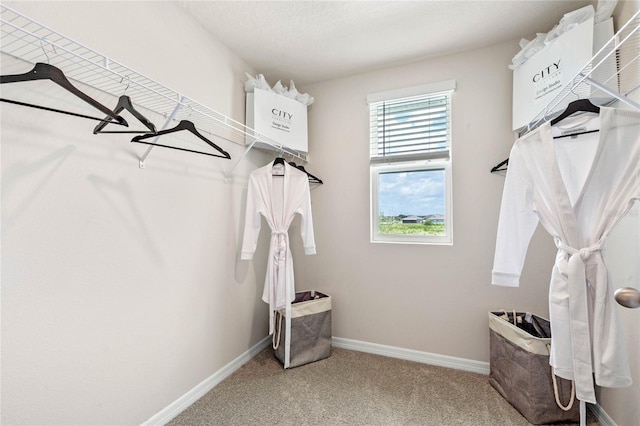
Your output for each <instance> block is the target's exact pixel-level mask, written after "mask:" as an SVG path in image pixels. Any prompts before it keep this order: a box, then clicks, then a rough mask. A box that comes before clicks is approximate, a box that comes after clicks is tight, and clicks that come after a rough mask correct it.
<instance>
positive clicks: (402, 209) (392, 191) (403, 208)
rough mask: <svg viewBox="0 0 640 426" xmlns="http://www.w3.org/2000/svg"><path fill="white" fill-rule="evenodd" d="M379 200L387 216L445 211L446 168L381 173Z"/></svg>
mask: <svg viewBox="0 0 640 426" xmlns="http://www.w3.org/2000/svg"><path fill="white" fill-rule="evenodd" d="M379 179H380V180H379V182H378V194H379V196H378V204H379V206H378V207H379V211H380V213H382V214H384V215H386V216H397V215H400V214H404V215H416V216H426V215H430V214H444V208H445V202H444V201H445V191H444V189H445V187H444V170H420V171H414V172H390V173H380V175H379Z"/></svg>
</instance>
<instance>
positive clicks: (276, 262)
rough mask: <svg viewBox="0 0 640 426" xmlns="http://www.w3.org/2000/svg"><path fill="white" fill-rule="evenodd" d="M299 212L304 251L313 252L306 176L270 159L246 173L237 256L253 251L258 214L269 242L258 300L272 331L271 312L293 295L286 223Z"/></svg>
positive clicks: (250, 255) (285, 305)
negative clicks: (263, 305) (267, 314)
mask: <svg viewBox="0 0 640 426" xmlns="http://www.w3.org/2000/svg"><path fill="white" fill-rule="evenodd" d="M296 213H299V214H300V215H301V226H300V234H301V236H302V244H303V247H304V252H305V254H315V253H316V246H315V240H314V236H313V220H312V217H311V197H310V191H309V178H308V176H307V174H306V173H304V172H302V171H300V170H298V169H296V168H295V167H292V166H290V165H289V164H287V163H286V162H284V163H282V164H277V165H275V166H272V164H271V163H269V164H267V165H266V166H264V167H261V168H259V169H256V170H254V171H253V172H252V173H251V174H250V175H249V187H248V189H247V208H246V216H245V222H244V238H243V242H242V251H241V254H240V257H241V259H247V260H250V259H252V258H253V253H254V252H255V251H256V245H257V243H258V235H259V234H260V225H261V218H260V215H262V216H263V217H264V218H265V220H266V221H267V223H268V224H269V228H271V244H270V246H269V259H268V261H267V275H266V277H265V282H264V291H263V294H262V300H263V301H265V302H266V303H268V304H269V311H270V321H269V324H270V325H269V333H273V313H274V311H275V310H278V309H285V308H290V304H291V302H292V301H293V300H294V299H295V286H294V279H293V258H292V256H291V251H290V250H289V234H288V232H287V231H288V230H289V226H290V225H291V222H292V221H293V218H294V216H295V214H296Z"/></svg>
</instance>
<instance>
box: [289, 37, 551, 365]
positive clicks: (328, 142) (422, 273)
mask: <svg viewBox="0 0 640 426" xmlns="http://www.w3.org/2000/svg"><path fill="white" fill-rule="evenodd" d="M517 49H518V47H517V41H513V42H509V43H503V44H499V45H495V46H490V47H487V48H484V49H477V50H474V51H472V52H466V53H462V54H457V55H453V56H446V57H441V58H437V59H433V60H428V61H422V62H417V63H414V64H410V65H405V66H399V67H395V68H389V69H383V70H378V71H373V72H369V73H366V74H360V75H356V76H353V77H350V78H344V79H338V80H332V81H328V82H325V83H319V84H315V85H311V86H308V87H304V91H305V92H308V93H311V94H313V95H314V97H315V98H316V102H315V103H314V104H313V105H312V106H311V109H310V116H309V123H310V129H309V131H310V151H311V154H312V156H311V163H310V165H309V169H310V170H311V171H312V172H313V173H314V174H317V176H320V177H321V178H322V179H323V180H324V185H322V186H321V187H319V188H317V189H315V190H313V191H312V193H313V194H314V199H313V203H314V204H313V214H314V223H315V227H316V228H315V229H316V244H317V249H318V254H317V255H316V256H309V257H304V256H301V255H298V257H297V258H296V264H295V265H296V283H297V286H298V288H316V289H318V290H324V291H326V292H327V293H330V294H331V295H332V296H333V297H334V309H333V318H334V322H333V334H334V336H338V337H343V338H348V339H356V340H362V341H366V342H374V343H379V344H384V345H391V346H398V347H402V348H409V349H414V350H419V351H426V352H432V353H437V354H443V355H450V356H456V357H462V358H468V359H473V360H479V361H488V359H489V338H488V336H489V331H488V325H487V312H488V311H489V310H497V309H500V308H505V309H513V308H516V309H518V310H528V311H531V312H534V313H537V314H539V315H542V316H545V317H547V316H548V315H547V313H548V307H547V287H548V281H549V276H550V272H551V266H552V262H553V258H554V254H555V247H554V245H553V243H552V241H551V238H550V237H548V236H547V235H546V234H545V233H544V231H542V230H541V229H540V230H538V232H537V233H536V236H535V237H534V239H533V241H532V243H531V246H530V249H529V255H528V257H527V261H526V265H525V268H524V273H523V277H522V281H521V288H518V289H514V288H504V287H497V286H491V268H492V264H493V253H494V247H495V238H496V228H497V221H498V211H499V207H500V200H501V196H502V187H503V184H504V176H501V175H498V174H491V173H490V172H489V171H490V169H491V167H493V166H494V165H496V164H497V163H498V162H500V161H502V160H504V159H505V158H506V157H507V156H508V153H509V150H510V147H511V145H512V144H513V142H514V136H513V133H512V132H511V127H510V126H511V85H512V80H511V71H510V70H509V69H508V68H507V66H506V65H507V64H508V63H510V61H511V58H512V56H513V55H514V54H515V53H516V51H517ZM449 79H455V80H456V81H457V90H456V91H455V92H454V94H453V98H452V108H453V113H452V114H453V115H452V123H453V143H452V145H453V146H452V153H453V154H452V155H453V214H454V219H453V240H454V244H453V246H428V245H398V244H372V243H370V242H369V157H368V155H369V151H368V149H369V110H368V105H367V103H366V96H367V94H369V93H373V92H380V91H385V90H391V89H396V88H402V87H407V86H414V85H420V84H426V83H432V82H438V81H442V80H449ZM296 254H297V253H296Z"/></svg>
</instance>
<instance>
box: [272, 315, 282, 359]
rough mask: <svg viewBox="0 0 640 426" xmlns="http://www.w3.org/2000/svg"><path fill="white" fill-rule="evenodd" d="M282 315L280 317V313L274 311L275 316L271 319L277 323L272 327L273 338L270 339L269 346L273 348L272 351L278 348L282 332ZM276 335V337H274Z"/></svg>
mask: <svg viewBox="0 0 640 426" xmlns="http://www.w3.org/2000/svg"><path fill="white" fill-rule="evenodd" d="M283 316H284V315H282V313H281V312H280V311H276V316H275V318H274V319H273V322H276V321H277V322H278V324H277V326H276V327H274V328H275V330H274V332H273V337H272V338H271V346H273V349H274V350H275V349H278V347H280V332H281V331H282V317H283ZM276 333H277V336H276Z"/></svg>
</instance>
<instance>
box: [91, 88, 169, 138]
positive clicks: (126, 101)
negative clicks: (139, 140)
mask: <svg viewBox="0 0 640 426" xmlns="http://www.w3.org/2000/svg"><path fill="white" fill-rule="evenodd" d="M123 110H127V111H129V112H130V113H131V114H132V115H133V116H134V117H135V118H137V119H138V121H140V122H141V123H142V124H144V125H145V126H146V128H147V129H149V131H150V132H151V133H153V134H155V133H157V132H158V131H157V130H156V126H155V125H154V124H153V123H152V122H151V121H149V120H148V119H147V117H145V116H144V115H142V114H141V113H140V112H138V110H136V109H135V107H134V106H133V103H131V98H130V97H129V96H127V95H122V96H120V98H119V99H118V104H117V105H116V107H115V108H114V109H113V112H114V114H120V113H121V112H122V111H123ZM108 118H109V117H108V116H107V117H105V119H104V121H103V122H102V123H100V124H98V125H97V126H96V127H95V129H93V134H94V135H96V134H98V133H149V132H148V131H146V130H102V129H104V128H105V127H106V126H107V124H109V123H110V122H111V120H108Z"/></svg>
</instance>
